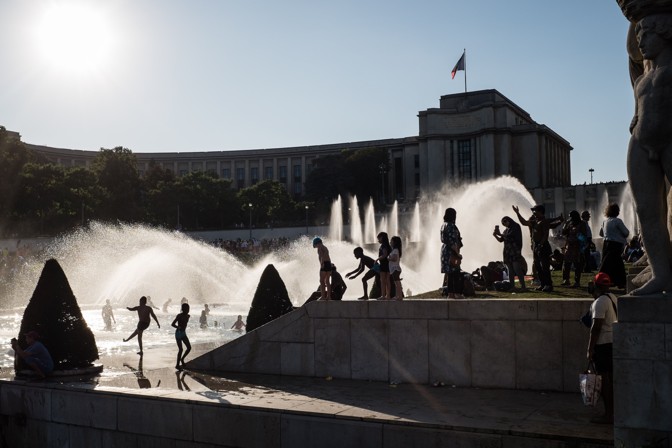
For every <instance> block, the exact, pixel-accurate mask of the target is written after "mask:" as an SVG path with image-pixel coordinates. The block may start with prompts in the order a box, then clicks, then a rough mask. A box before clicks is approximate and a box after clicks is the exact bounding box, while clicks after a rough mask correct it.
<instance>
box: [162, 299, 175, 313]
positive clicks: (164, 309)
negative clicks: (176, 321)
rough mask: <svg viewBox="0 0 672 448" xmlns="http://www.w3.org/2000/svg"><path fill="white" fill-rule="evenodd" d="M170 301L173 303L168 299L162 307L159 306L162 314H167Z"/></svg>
mask: <svg viewBox="0 0 672 448" xmlns="http://www.w3.org/2000/svg"><path fill="white" fill-rule="evenodd" d="M172 301H173V299H168V300H166V301H165V302H163V305H162V306H161V311H163V312H164V313H167V312H168V307H169V306H170V304H171V302H172Z"/></svg>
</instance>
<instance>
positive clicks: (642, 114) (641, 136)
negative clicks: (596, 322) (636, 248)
mask: <svg viewBox="0 0 672 448" xmlns="http://www.w3.org/2000/svg"><path fill="white" fill-rule="evenodd" d="M634 31H635V36H636V41H637V42H636V45H634V44H635V43H634V42H632V39H631V36H632V35H629V36H628V52H629V53H632V52H633V51H636V50H635V49H639V52H640V53H641V56H642V59H643V61H642V65H641V67H642V68H643V74H642V75H641V76H639V77H637V78H636V79H635V81H634V86H633V88H634V93H635V115H634V117H633V119H632V122H631V124H630V133H631V134H632V135H631V137H630V144H629V146H628V162H627V164H628V179H629V181H630V188H631V189H632V196H633V197H634V199H635V203H636V204H637V215H638V216H639V221H640V224H641V233H642V237H643V240H644V247H646V252H647V255H648V260H649V266H650V267H651V274H652V276H651V279H650V280H649V281H648V282H646V283H645V284H644V285H642V286H641V287H639V288H637V289H635V290H634V291H632V292H631V293H630V294H632V295H648V294H656V293H662V292H663V291H672V265H671V264H670V258H671V257H672V244H671V243H670V232H669V230H668V227H667V225H668V215H669V214H670V210H669V207H670V205H671V203H670V200H669V199H668V202H667V206H666V204H665V195H666V191H667V190H666V180H669V179H670V178H672V146H671V145H672V126H670V117H671V116H672V95H670V92H671V91H672V14H653V15H649V16H646V17H644V18H642V19H641V20H640V21H639V22H637V25H636V26H635V29H634ZM631 47H632V48H631ZM631 58H632V54H631Z"/></svg>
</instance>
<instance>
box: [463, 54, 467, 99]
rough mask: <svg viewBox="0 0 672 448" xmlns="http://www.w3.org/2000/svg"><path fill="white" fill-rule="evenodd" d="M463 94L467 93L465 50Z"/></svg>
mask: <svg viewBox="0 0 672 448" xmlns="http://www.w3.org/2000/svg"><path fill="white" fill-rule="evenodd" d="M464 93H467V49H466V48H465V49H464Z"/></svg>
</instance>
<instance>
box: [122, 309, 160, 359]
mask: <svg viewBox="0 0 672 448" xmlns="http://www.w3.org/2000/svg"><path fill="white" fill-rule="evenodd" d="M139 302H140V304H139V305H138V306H134V307H133V308H130V307H126V309H127V310H128V311H137V312H138V327H137V328H136V329H135V331H134V332H133V333H131V335H130V336H129V337H127V338H126V339H124V342H128V341H130V340H131V339H133V338H134V337H135V336H137V337H138V345H139V346H140V351H139V352H138V355H140V356H142V355H143V351H142V333H143V332H144V331H145V330H146V329H147V328H149V324H150V323H151V320H150V317H152V318H154V320H155V321H156V326H157V327H159V328H161V324H159V320H158V319H157V318H156V314H154V310H153V309H152V308H150V307H149V306H147V297H145V296H142V297H140V300H139Z"/></svg>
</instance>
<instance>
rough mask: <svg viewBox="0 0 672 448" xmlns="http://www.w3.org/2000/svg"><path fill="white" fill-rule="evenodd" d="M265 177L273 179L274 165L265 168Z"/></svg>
mask: <svg viewBox="0 0 672 448" xmlns="http://www.w3.org/2000/svg"><path fill="white" fill-rule="evenodd" d="M264 179H265V180H273V167H272V166H267V167H266V168H264Z"/></svg>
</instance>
